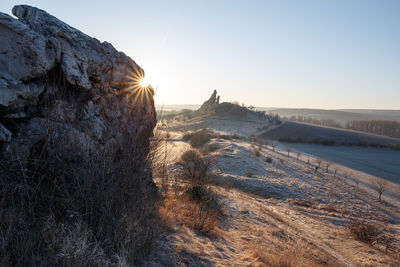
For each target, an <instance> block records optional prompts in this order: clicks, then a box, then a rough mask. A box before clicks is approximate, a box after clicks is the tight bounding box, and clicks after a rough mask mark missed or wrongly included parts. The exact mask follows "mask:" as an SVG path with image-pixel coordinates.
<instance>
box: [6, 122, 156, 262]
mask: <svg viewBox="0 0 400 267" xmlns="http://www.w3.org/2000/svg"><path fill="white" fill-rule="evenodd" d="M133 119H134V118H133ZM129 122H130V121H129V119H128V120H127V121H121V122H120V123H121V125H119V124H117V125H116V127H120V126H121V127H134V125H136V124H135V123H129ZM130 125H131V126H130ZM53 126H54V128H52V126H50V125H49V126H48V127H49V128H48V129H47V136H46V137H45V139H44V140H43V141H42V142H41V143H39V144H38V145H37V146H35V147H34V148H33V151H34V152H35V153H32V154H31V155H32V156H31V157H30V158H28V159H20V158H18V157H15V158H11V159H9V160H4V161H2V162H0V203H1V205H2V206H1V210H0V265H1V266H72V265H73V266H116V265H120V264H122V265H123V263H124V262H133V261H135V260H136V259H137V258H140V257H142V256H143V255H145V254H148V253H149V252H150V250H151V249H152V247H153V240H154V238H155V236H156V233H157V229H158V228H157V219H156V217H155V212H154V207H153V201H154V199H155V197H156V189H155V188H154V191H152V190H149V189H150V188H152V187H151V186H149V185H148V184H145V183H144V182H143V181H145V179H149V178H150V177H149V176H148V175H149V174H148V173H145V169H144V167H145V166H143V165H141V164H144V162H141V161H140V159H138V158H135V157H132V155H136V156H138V157H140V155H143V160H145V158H144V156H145V155H146V154H147V151H145V150H140V148H142V149H145V148H146V147H147V146H148V143H147V142H148V140H144V139H143V140H133V138H132V136H130V135H129V134H128V133H129V132H131V131H130V130H127V131H121V132H122V133H126V134H125V136H121V143H120V144H115V146H116V147H114V148H115V150H113V151H116V152H115V154H114V153H112V152H110V153H107V151H103V152H101V151H100V150H99V151H98V150H93V149H89V148H88V149H87V150H85V149H84V148H85V146H84V145H82V140H81V139H79V138H80V136H79V135H76V136H75V135H72V134H71V135H70V136H68V137H66V136H63V135H60V134H59V133H60V132H62V130H63V129H62V128H61V129H59V128H57V127H58V125H57V124H53ZM60 127H62V126H60ZM132 132H133V131H132ZM86 145H87V143H86ZM88 147H89V146H88ZM152 189H153V188H152Z"/></svg>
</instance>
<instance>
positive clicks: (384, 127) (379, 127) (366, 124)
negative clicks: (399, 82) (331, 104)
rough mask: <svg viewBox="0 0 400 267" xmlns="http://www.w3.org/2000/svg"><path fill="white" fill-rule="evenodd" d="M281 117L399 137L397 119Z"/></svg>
mask: <svg viewBox="0 0 400 267" xmlns="http://www.w3.org/2000/svg"><path fill="white" fill-rule="evenodd" d="M282 119H284V120H289V121H297V122H305V123H310V124H315V125H320V126H327V127H334V128H341V129H348V130H355V131H361V132H367V133H373V134H379V135H385V136H389V137H394V138H400V122H398V121H390V120H354V121H349V122H347V123H344V124H343V123H340V122H338V121H335V120H332V119H316V118H312V117H308V116H294V115H293V116H289V117H282Z"/></svg>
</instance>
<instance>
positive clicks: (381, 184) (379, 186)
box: [372, 177, 388, 202]
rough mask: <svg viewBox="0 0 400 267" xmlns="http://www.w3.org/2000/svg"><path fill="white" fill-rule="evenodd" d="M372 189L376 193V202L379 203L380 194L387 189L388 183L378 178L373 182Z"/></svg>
mask: <svg viewBox="0 0 400 267" xmlns="http://www.w3.org/2000/svg"><path fill="white" fill-rule="evenodd" d="M372 187H373V188H374V189H375V191H376V192H377V193H378V201H379V202H381V200H382V194H383V193H384V192H385V191H386V190H387V188H388V182H387V181H386V180H385V179H384V178H381V177H379V178H376V179H375V180H373V182H372Z"/></svg>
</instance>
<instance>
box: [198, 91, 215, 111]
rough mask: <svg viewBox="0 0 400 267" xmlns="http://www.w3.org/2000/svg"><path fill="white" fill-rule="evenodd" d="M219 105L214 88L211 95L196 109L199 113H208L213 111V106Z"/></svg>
mask: <svg viewBox="0 0 400 267" xmlns="http://www.w3.org/2000/svg"><path fill="white" fill-rule="evenodd" d="M218 105H219V96H217V90H214V92H213V93H212V95H211V97H210V98H209V99H208V100H207V101H205V102H204V103H203V105H201V106H200V108H199V109H198V110H197V112H199V113H209V112H211V111H214V110H215V108H216V107H217V106H218Z"/></svg>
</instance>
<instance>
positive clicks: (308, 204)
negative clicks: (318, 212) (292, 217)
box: [288, 199, 314, 208]
mask: <svg viewBox="0 0 400 267" xmlns="http://www.w3.org/2000/svg"><path fill="white" fill-rule="evenodd" d="M288 202H289V203H290V204H292V205H297V206H303V207H307V208H310V207H313V206H314V204H313V203H312V202H311V201H310V200H306V199H289V200H288Z"/></svg>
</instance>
